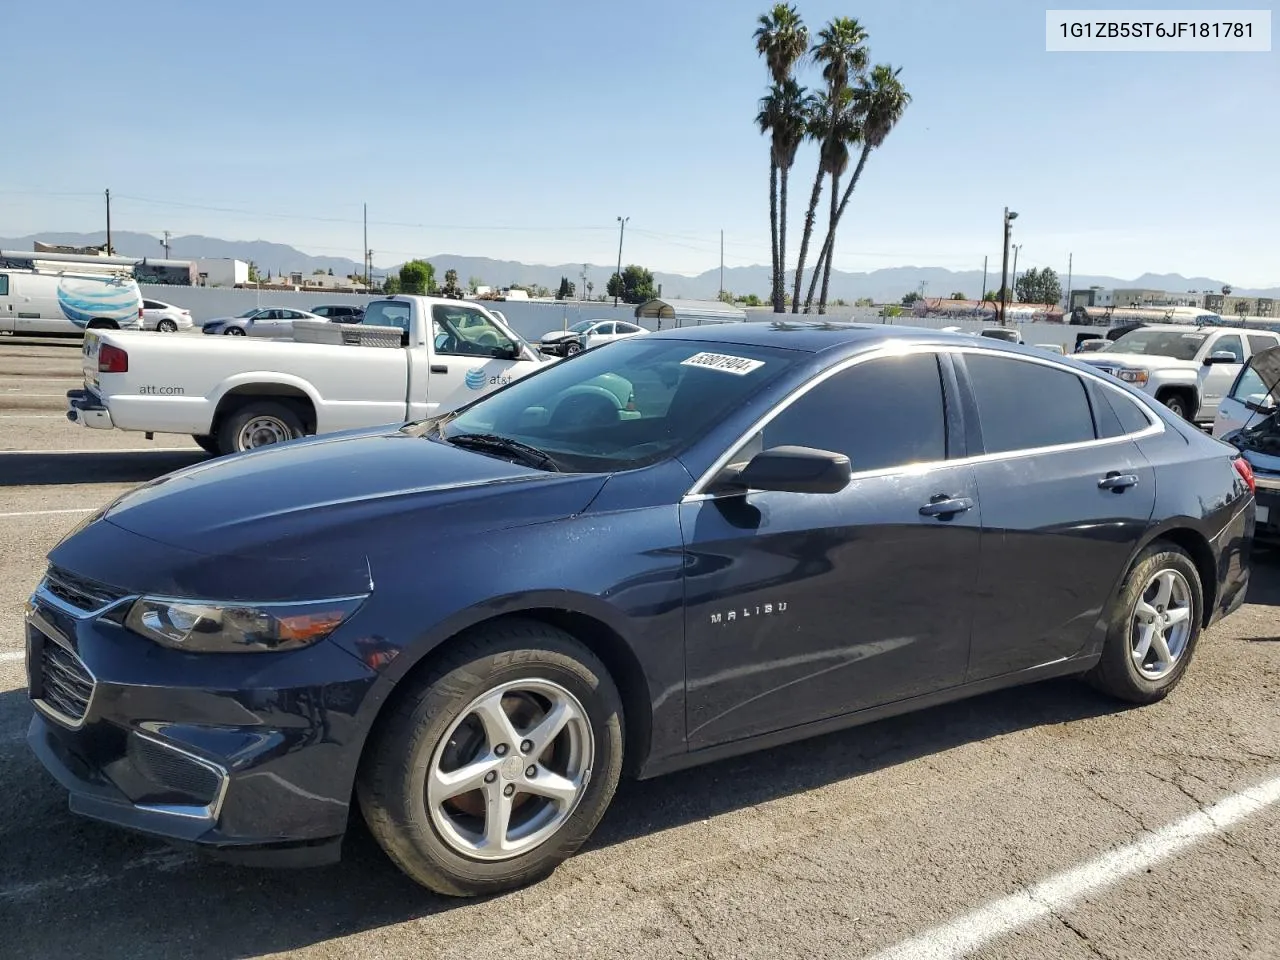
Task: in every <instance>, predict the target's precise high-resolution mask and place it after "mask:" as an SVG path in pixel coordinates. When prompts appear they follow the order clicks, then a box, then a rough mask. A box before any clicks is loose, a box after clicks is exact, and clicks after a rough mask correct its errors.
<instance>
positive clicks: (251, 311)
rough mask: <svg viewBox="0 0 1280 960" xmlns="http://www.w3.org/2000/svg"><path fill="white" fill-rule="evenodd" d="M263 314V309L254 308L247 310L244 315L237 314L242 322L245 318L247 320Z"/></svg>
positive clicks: (237, 317)
mask: <svg viewBox="0 0 1280 960" xmlns="http://www.w3.org/2000/svg"><path fill="white" fill-rule="evenodd" d="M261 312H262V308H261V307H252V308H251V309H249V310H246V311H245V312H244V313H237V314H236V319H238V320H242V319H244V318H246V317H252V316H256V315H257V314H259V313H261Z"/></svg>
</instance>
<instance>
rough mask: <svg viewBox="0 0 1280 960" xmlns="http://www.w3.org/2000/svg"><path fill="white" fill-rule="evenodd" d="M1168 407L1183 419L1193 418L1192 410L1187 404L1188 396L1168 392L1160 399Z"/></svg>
mask: <svg viewBox="0 0 1280 960" xmlns="http://www.w3.org/2000/svg"><path fill="white" fill-rule="evenodd" d="M1160 402H1161V403H1163V404H1164V405H1165V406H1166V407H1168V408H1169V409H1170V410H1171V411H1172V412H1173V413H1175V414H1177V415H1178V416H1179V417H1181V418H1182V419H1183V420H1190V419H1191V411H1190V408H1189V407H1188V406H1187V398H1186V397H1184V396H1183V395H1182V394H1180V393H1170V394H1166V395H1165V398H1164V399H1163V400H1161V401H1160Z"/></svg>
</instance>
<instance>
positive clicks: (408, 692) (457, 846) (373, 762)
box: [356, 621, 623, 897]
mask: <svg viewBox="0 0 1280 960" xmlns="http://www.w3.org/2000/svg"><path fill="white" fill-rule="evenodd" d="M406 683H408V686H407V687H406V688H405V689H404V690H403V692H401V693H399V694H398V695H397V699H396V700H395V701H394V702H393V704H391V705H390V706H389V707H388V708H387V709H388V713H387V716H386V717H385V718H383V719H382V720H380V722H379V728H378V730H377V732H376V733H375V734H374V736H373V739H372V740H371V743H370V746H369V748H368V749H367V751H366V753H365V756H364V757H363V759H362V762H361V771H360V776H359V778H358V782H357V787H356V793H357V797H358V800H359V803H360V809H361V811H362V812H363V814H364V818H365V821H366V822H367V823H368V825H369V829H370V831H371V832H372V834H373V836H374V837H375V838H376V839H377V841H378V843H379V844H380V845H381V846H382V848H383V850H385V851H386V853H387V854H388V855H389V856H390V857H391V859H392V860H394V861H395V863H396V864H397V865H398V866H399V867H400V869H401V870H403V871H404V872H405V873H406V874H408V876H410V877H411V878H413V879H414V880H415V881H417V882H418V883H420V884H422V885H423V886H425V887H427V888H429V889H431V890H434V891H436V892H437V893H442V894H446V895H450V896H459V897H466V896H478V895H482V894H491V893H497V892H500V891H502V890H509V889H512V888H514V887H519V886H523V885H525V884H528V883H532V882H534V881H536V880H539V879H541V878H543V877H545V876H547V875H548V874H550V873H551V872H552V871H553V870H554V869H555V868H556V866H558V865H559V864H560V863H561V862H562V861H563V860H565V859H566V858H567V857H569V856H571V855H572V854H573V853H574V852H575V851H576V850H577V849H578V848H579V847H580V846H581V845H582V844H583V843H584V842H585V841H586V839H587V838H588V837H589V836H590V835H591V832H592V830H594V829H595V826H596V824H597V823H598V822H599V821H600V818H601V816H603V815H604V811H605V809H606V808H607V807H608V805H609V802H610V800H612V798H613V792H614V789H615V788H616V786H617V783H618V778H619V775H620V774H621V770H622V752H623V715H622V704H621V700H620V698H619V696H618V691H617V688H616V687H615V686H614V683H613V681H612V679H611V678H610V676H609V674H608V672H607V671H606V669H605V667H604V665H603V664H601V663H600V661H599V660H598V659H597V658H596V657H595V656H594V655H592V653H591V652H590V651H589V650H587V649H586V648H585V647H583V646H582V645H581V644H579V643H578V642H577V641H576V640H574V638H573V637H571V636H570V635H568V634H567V633H565V632H564V631H562V630H558V629H556V628H554V627H550V626H547V625H545V624H542V623H537V622H533V621H512V622H508V623H502V624H494V625H489V626H486V627H482V628H480V629H479V630H478V631H476V632H475V633H473V634H472V635H471V636H470V637H468V638H467V639H465V640H460V641H458V642H457V645H456V646H454V647H453V648H452V649H451V650H450V651H449V652H448V653H447V654H446V655H445V656H443V657H442V658H441V659H440V660H439V661H437V662H435V663H433V664H431V666H430V668H429V669H428V670H426V671H425V672H423V673H422V674H421V675H420V676H418V677H416V678H415V677H412V676H411V677H410V679H409V680H408V681H406Z"/></svg>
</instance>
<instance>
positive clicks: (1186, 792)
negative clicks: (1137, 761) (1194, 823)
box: [1147, 770, 1203, 810]
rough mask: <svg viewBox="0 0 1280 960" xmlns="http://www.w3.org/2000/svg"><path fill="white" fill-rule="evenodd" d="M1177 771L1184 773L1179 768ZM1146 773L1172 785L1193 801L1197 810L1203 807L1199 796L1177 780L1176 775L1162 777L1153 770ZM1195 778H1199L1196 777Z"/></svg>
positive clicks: (1154, 778)
mask: <svg viewBox="0 0 1280 960" xmlns="http://www.w3.org/2000/svg"><path fill="white" fill-rule="evenodd" d="M1178 772H1179V773H1182V774H1183V775H1184V776H1185V775H1186V774H1185V772H1184V771H1181V770H1180V771H1178ZM1147 775H1148V776H1149V777H1151V778H1152V779H1153V780H1159V781H1160V782H1161V783H1167V784H1168V785H1169V786H1171V787H1173V788H1174V789H1175V790H1177V791H1178V792H1179V793H1181V794H1182V795H1183V796H1184V797H1186V798H1187V799H1188V800H1190V801H1191V802H1192V803H1194V804H1195V806H1196V809H1197V810H1201V809H1203V804H1202V803H1201V801H1200V798H1199V797H1197V796H1196V795H1195V794H1194V793H1192V792H1191V791H1190V790H1188V789H1187V788H1186V787H1185V786H1184V785H1183V784H1182V782H1181V781H1179V780H1178V779H1177V778H1176V777H1162V776H1161V775H1160V774H1158V773H1156V772H1155V771H1154V770H1148V771H1147ZM1197 779H1199V778H1198V777H1197Z"/></svg>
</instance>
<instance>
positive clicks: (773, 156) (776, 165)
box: [756, 80, 807, 313]
mask: <svg viewBox="0 0 1280 960" xmlns="http://www.w3.org/2000/svg"><path fill="white" fill-rule="evenodd" d="M806 110H807V101H806V97H805V92H804V87H802V86H800V84H798V83H796V82H795V81H794V80H786V81H784V82H783V83H775V84H774V85H773V87H772V88H771V89H770V91H769V94H768V96H766V97H764V98H763V99H762V100H761V101H760V113H759V114H758V115H757V116H756V123H757V124H758V125H759V127H760V132H761V133H766V134H768V135H769V136H770V138H771V141H772V142H771V146H770V150H769V170H770V183H771V184H775V185H776V190H773V191H772V193H771V196H773V197H776V198H777V203H776V205H772V206H771V207H770V216H772V217H773V222H774V224H775V231H774V238H775V243H774V249H775V251H776V254H775V256H774V259H773V310H774V313H782V312H784V305H783V292H784V286H785V282H786V281H785V277H784V272H785V270H786V263H787V259H786V258H787V176H788V174H789V173H790V172H791V167H792V166H793V165H794V164H795V162H796V151H797V150H799V149H800V143H801V141H803V140H804V134H805V118H806Z"/></svg>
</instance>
